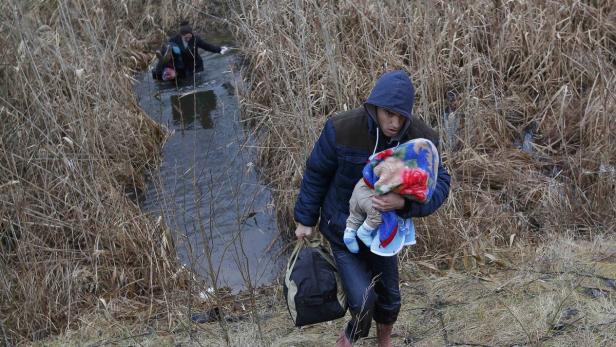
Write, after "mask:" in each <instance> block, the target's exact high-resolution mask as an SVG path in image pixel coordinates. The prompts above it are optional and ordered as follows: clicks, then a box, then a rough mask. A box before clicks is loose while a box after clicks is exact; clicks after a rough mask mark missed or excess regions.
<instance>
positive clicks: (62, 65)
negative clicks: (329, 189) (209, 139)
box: [0, 0, 205, 344]
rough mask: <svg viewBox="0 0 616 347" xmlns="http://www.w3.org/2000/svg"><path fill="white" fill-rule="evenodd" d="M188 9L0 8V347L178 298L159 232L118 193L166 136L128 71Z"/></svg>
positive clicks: (34, 4)
mask: <svg viewBox="0 0 616 347" xmlns="http://www.w3.org/2000/svg"><path fill="white" fill-rule="evenodd" d="M200 4H201V1H184V2H183V3H182V4H175V5H171V4H158V3H156V2H154V3H153V2H142V1H122V2H96V1H87V0H79V1H12V0H8V1H2V2H0V23H1V24H0V32H1V33H2V35H0V36H1V37H0V44H1V45H2V47H3V55H2V56H3V58H2V63H1V64H0V80H1V81H0V117H1V119H2V122H1V124H0V328H1V329H0V341H2V342H0V344H3V343H4V342H6V343H8V342H9V341H13V342H19V341H28V340H32V339H39V338H41V337H44V336H47V335H48V334H50V333H55V332H60V331H63V330H64V329H66V328H67V327H69V328H70V327H74V326H76V324H77V323H78V322H79V318H80V317H82V316H83V315H84V314H88V313H91V312H95V311H96V310H97V309H102V310H104V311H106V312H108V313H109V314H110V315H111V316H112V317H116V318H121V317H124V318H126V319H133V320H141V319H146V318H147V317H151V316H153V315H156V314H158V313H160V312H163V313H164V312H167V311H169V305H170V304H171V303H172V302H173V300H176V299H179V298H176V297H174V296H173V295H170V293H173V292H174V291H175V290H177V289H178V288H182V287H184V286H185V282H183V281H182V278H184V277H185V276H184V275H182V273H181V272H180V274H178V267H177V264H176V260H175V259H176V258H175V248H174V246H173V240H172V238H171V234H170V233H169V230H168V229H167V228H166V227H165V225H164V223H160V221H158V222H157V221H153V220H151V219H149V218H148V217H146V216H145V215H144V214H143V213H142V212H141V211H140V210H139V209H138V207H137V206H136V205H135V204H134V203H133V202H132V201H131V200H130V199H129V198H128V197H127V193H134V192H135V191H137V192H138V191H142V190H143V189H145V177H144V173H145V170H146V169H147V168H149V167H151V166H152V165H156V164H157V161H158V153H159V147H160V145H161V142H162V140H163V137H164V135H165V134H164V131H163V129H161V128H160V127H159V126H158V125H157V124H156V123H155V122H154V121H152V120H151V119H149V118H148V117H147V115H145V114H144V113H143V112H142V111H141V110H140V109H139V108H138V107H137V104H136V102H135V99H134V95H133V93H132V77H131V75H132V74H133V73H134V72H135V71H136V70H137V69H141V68H144V67H145V66H147V64H148V62H149V60H150V59H151V58H152V57H153V54H152V53H149V52H153V51H152V50H151V47H152V46H153V45H157V44H158V43H159V42H160V40H161V39H162V38H163V35H164V33H166V32H167V31H169V30H170V29H172V28H173V27H175V25H177V21H178V18H180V17H184V18H188V19H194V18H196V14H194V13H193V12H191V11H189V9H192V7H194V6H197V5H200ZM202 8H205V7H203V6H202Z"/></svg>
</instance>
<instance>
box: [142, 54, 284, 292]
mask: <svg viewBox="0 0 616 347" xmlns="http://www.w3.org/2000/svg"><path fill="white" fill-rule="evenodd" d="M202 57H203V60H204V62H205V71H203V72H201V73H199V74H197V75H196V76H195V79H194V81H193V80H191V81H187V82H186V81H185V82H183V83H181V84H179V85H176V84H175V83H171V82H157V81H154V80H152V77H151V75H150V74H149V73H145V74H143V75H141V76H139V78H138V80H139V83H138V84H137V85H136V87H135V92H136V94H137V97H138V100H139V104H140V106H141V107H142V108H143V109H144V110H145V111H146V112H147V113H148V114H149V115H150V117H152V118H153V119H154V120H156V121H158V122H160V123H161V124H163V125H165V126H166V127H167V128H168V129H170V130H171V131H173V135H171V136H170V137H169V138H168V140H167V142H166V143H165V145H164V147H163V161H162V164H161V166H160V168H159V170H158V171H157V172H153V173H152V176H151V183H150V187H149V188H148V191H147V193H146V194H145V200H144V201H143V202H142V204H141V205H142V208H143V209H144V210H146V211H148V212H149V213H151V214H152V215H154V216H155V217H158V216H162V217H163V220H164V221H165V222H166V223H167V225H169V226H170V227H171V228H172V229H173V230H174V231H175V236H176V237H175V242H176V248H177V249H178V254H179V257H180V260H181V261H182V262H183V263H184V264H186V266H187V267H190V268H192V269H193V270H194V271H195V272H196V273H198V274H199V275H200V276H201V277H202V279H203V280H204V281H206V283H207V284H208V285H210V286H211V285H212V283H213V281H214V280H215V281H217V284H218V286H220V287H222V286H227V287H230V288H231V289H233V290H241V289H243V288H246V284H247V281H250V282H251V283H252V285H253V286H254V285H262V284H266V283H269V282H271V281H272V280H273V279H274V278H275V277H276V276H277V275H278V274H279V273H280V269H281V268H282V266H281V263H280V261H276V257H275V255H276V254H277V253H278V250H279V249H280V247H279V243H277V242H276V236H277V235H278V233H277V230H276V221H275V219H274V217H273V208H272V205H271V196H270V192H269V191H268V189H267V187H265V186H264V185H262V184H261V183H260V181H259V177H258V172H257V171H256V168H255V166H254V164H253V162H254V159H255V158H254V152H255V151H254V149H253V148H252V146H254V141H253V139H252V138H251V137H250V136H249V134H247V132H246V131H245V129H243V128H242V126H241V125H240V123H239V117H240V114H239V105H238V99H237V97H236V95H235V87H236V86H238V85H239V78H238V76H237V74H236V73H234V72H233V70H236V68H234V66H235V65H236V61H237V60H238V59H237V57H235V56H234V54H227V55H224V56H223V55H219V54H211V53H209V52H208V53H202Z"/></svg>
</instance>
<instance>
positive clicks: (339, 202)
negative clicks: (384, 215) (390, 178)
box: [294, 70, 450, 346]
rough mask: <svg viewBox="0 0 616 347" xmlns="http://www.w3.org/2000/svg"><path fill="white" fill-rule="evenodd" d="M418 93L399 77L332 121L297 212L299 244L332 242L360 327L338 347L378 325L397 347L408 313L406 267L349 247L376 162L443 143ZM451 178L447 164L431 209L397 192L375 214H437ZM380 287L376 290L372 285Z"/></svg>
mask: <svg viewBox="0 0 616 347" xmlns="http://www.w3.org/2000/svg"><path fill="white" fill-rule="evenodd" d="M414 99H415V90H414V87H413V84H412V82H411V80H410V79H409V77H408V75H407V74H406V73H405V72H404V71H400V70H398V71H391V72H388V73H385V74H384V75H382V76H381V77H380V78H379V79H378V80H377V82H376V84H375V86H374V88H373V89H372V92H371V93H370V96H369V97H368V100H367V101H366V102H365V103H364V105H363V107H360V108H356V109H353V110H350V111H347V112H343V113H339V114H337V115H334V116H332V117H330V118H329V119H328V120H327V122H326V123H325V126H324V128H323V130H322V132H321V135H320V137H319V139H318V140H317V142H316V143H315V145H314V148H313V150H312V152H311V154H310V156H309V158H308V160H307V161H306V170H305V172H304V176H303V179H302V183H301V188H300V192H299V195H298V198H297V201H296V204H295V212H294V217H295V221H296V223H297V229H296V231H295V234H296V236H297V237H298V239H302V238H304V237H310V235H311V234H312V231H313V228H314V227H315V226H316V225H317V222H318V223H319V230H320V232H321V233H322V234H323V235H324V236H325V238H326V239H327V240H328V241H329V243H330V245H331V247H332V252H333V255H334V259H335V261H336V265H337V267H338V271H339V274H340V276H341V279H342V282H343V287H344V290H345V293H346V295H347V302H348V304H349V309H350V311H351V314H352V319H351V321H349V323H348V324H347V326H346V328H345V329H343V331H342V332H341V333H340V337H339V338H338V341H337V344H336V345H337V346H350V345H351V342H354V341H356V340H357V339H358V338H360V337H366V336H368V333H369V331H370V326H371V322H372V319H374V320H375V322H376V323H377V339H378V345H379V346H391V332H392V329H393V324H394V323H395V321H396V319H397V316H398V312H399V311H400V290H399V283H398V259H397V257H396V256H390V257H384V256H380V255H377V254H375V253H373V252H371V251H370V248H369V247H367V246H365V245H364V243H363V242H360V243H359V245H358V246H359V249H358V252H357V253H352V252H350V251H349V249H348V248H347V247H346V245H345V243H344V241H343V235H344V231H345V227H346V221H347V218H348V217H349V200H350V198H351V194H352V192H353V188H354V187H355V185H356V183H357V182H358V180H359V179H361V178H362V170H363V168H364V166H365V164H366V163H367V162H368V160H369V158H370V157H371V155H373V154H376V153H377V152H381V151H384V150H386V149H388V148H393V147H396V146H397V145H399V144H401V143H404V142H406V141H408V140H412V139H417V138H425V139H428V140H430V141H431V142H432V143H434V144H435V145H436V146H437V147H438V135H437V133H436V132H435V131H434V130H432V129H431V128H430V127H429V126H428V125H426V124H425V123H424V122H423V121H422V120H421V119H419V118H415V117H413V116H412V111H413V103H414ZM449 181H450V177H449V174H448V172H447V170H446V169H445V168H444V167H443V166H442V163H441V162H440V161H439V164H438V175H437V177H436V186H435V188H434V192H433V194H432V197H431V199H430V200H429V201H427V202H423V203H422V202H418V201H412V200H408V199H404V198H403V197H402V196H400V195H399V194H397V193H395V192H390V193H387V194H383V195H375V196H374V197H372V198H371V200H372V207H373V208H374V209H376V210H377V211H380V212H389V211H395V213H396V214H397V215H398V216H400V218H402V219H408V218H412V217H413V218H414V217H423V216H427V215H430V214H432V213H433V212H434V211H436V210H437V209H438V208H439V207H440V206H441V205H442V204H443V202H444V201H445V200H446V199H447V196H448V195H449ZM373 280H374V285H372V283H373Z"/></svg>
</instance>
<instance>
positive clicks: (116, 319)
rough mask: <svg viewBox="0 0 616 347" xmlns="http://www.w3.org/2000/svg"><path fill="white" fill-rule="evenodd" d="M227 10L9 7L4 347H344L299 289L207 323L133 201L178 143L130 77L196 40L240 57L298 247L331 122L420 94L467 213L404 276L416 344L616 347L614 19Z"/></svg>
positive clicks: (2, 154)
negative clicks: (296, 227) (187, 37)
mask: <svg viewBox="0 0 616 347" xmlns="http://www.w3.org/2000/svg"><path fill="white" fill-rule="evenodd" d="M214 5H216V6H220V4H219V2H212V1H205V0H186V1H178V2H177V3H174V4H173V5H170V4H168V3H167V2H161V1H137V0H126V1H117V2H115V1H114V2H104V1H103V2H100V1H94V0H77V1H67V0H59V1H51V0H44V1H31V0H28V1H17V0H4V1H2V2H0V33H2V34H3V35H0V44H1V45H2V47H3V52H4V53H3V59H2V62H0V77H1V80H2V82H0V115H1V118H0V119H2V122H0V344H3V343H4V344H13V343H15V344H17V343H19V344H30V343H32V342H33V341H38V340H40V339H43V338H46V340H43V341H42V342H40V343H42V344H44V345H66V344H69V345H86V344H88V345H109V344H116V345H118V344H119V345H135V344H146V345H174V344H177V343H182V344H183V345H224V344H229V345H242V346H243V345H281V346H282V345H284V346H292V345H293V346H299V345H301V346H320V345H330V344H332V343H333V341H334V340H335V337H336V334H337V331H338V329H339V328H340V327H341V326H342V324H343V321H342V320H340V321H336V322H331V323H325V324H320V325H315V326H313V327H309V328H305V329H301V330H299V329H295V328H293V327H292V324H291V321H290V320H289V319H288V318H287V316H286V312H285V311H284V310H285V307H284V304H283V302H282V301H281V294H280V292H279V288H277V287H274V289H272V290H271V291H268V292H267V293H264V294H259V295H258V299H259V300H258V311H259V315H252V316H248V318H246V317H245V316H242V314H241V312H240V313H237V312H235V311H234V312H231V311H232V310H231V309H229V310H228V312H229V315H230V317H239V318H237V319H229V320H228V322H227V323H226V324H218V323H208V324H201V325H197V324H193V323H191V322H190V319H189V318H187V316H189V315H190V310H191V309H199V308H200V306H199V305H201V304H194V305H195V307H193V301H195V300H196V299H194V298H193V290H192V289H191V288H193V287H194V283H193V281H191V280H190V278H191V277H190V276H187V274H186V273H185V272H184V271H182V270H181V269H180V268H179V267H178V264H177V261H176V260H175V248H174V245H173V244H174V243H173V238H172V235H171V233H170V231H169V230H168V228H167V227H166V226H165V225H164V223H160V222H157V221H154V220H151V219H150V218H148V217H147V216H145V215H144V214H143V213H142V212H141V211H140V210H139V208H138V207H137V206H136V205H135V203H134V202H133V201H131V199H129V198H128V197H127V192H129V191H134V190H135V189H138V190H139V189H144V188H145V185H146V182H145V173H146V172H147V170H148V169H150V168H152V167H155V166H156V165H158V162H159V160H160V158H159V150H160V146H161V144H162V143H163V141H164V138H165V136H166V132H165V130H164V129H162V128H160V127H159V126H158V125H156V124H155V123H154V122H153V121H152V120H150V119H149V118H148V117H147V115H145V114H144V113H143V112H142V111H141V110H140V109H139V108H138V106H137V103H136V100H135V97H134V95H133V93H132V85H133V79H132V75H133V74H134V73H135V72H137V71H140V70H142V69H144V68H145V67H146V65H147V63H148V62H150V61H151V60H152V57H153V54H152V52H153V48H154V47H155V46H156V45H157V44H158V43H160V40H162V39H163V37H164V35H165V34H166V33H168V32H169V30H171V29H172V28H173V27H174V25H176V23H177V22H178V20H179V18H188V19H189V20H191V21H192V22H194V23H202V25H201V26H202V27H203V26H205V27H207V26H210V25H218V24H220V25H223V24H224V25H226V26H228V28H230V29H231V30H232V31H233V32H234V34H235V35H236V38H237V44H238V47H239V48H240V49H241V54H242V55H243V56H244V58H245V59H244V60H245V61H246V65H245V68H244V71H243V78H244V84H245V86H244V87H245V88H244V89H240V90H242V93H241V95H240V100H241V103H242V110H243V117H244V118H243V119H244V121H245V125H246V128H247V129H251V131H254V132H255V133H256V134H257V136H258V142H259V158H260V166H261V168H262V169H263V171H264V173H265V175H264V179H266V180H267V181H268V183H269V184H270V186H271V187H272V190H273V193H274V204H275V206H276V212H277V217H278V223H279V228H280V230H281V232H283V233H285V235H290V233H291V230H292V229H293V222H292V219H291V216H292V213H291V212H292V207H293V203H294V199H295V196H296V194H297V188H298V185H299V182H300V179H301V175H302V172H303V165H304V161H305V159H306V156H307V155H308V153H309V151H310V149H311V148H312V145H313V143H314V141H315V140H316V138H317V136H318V135H319V132H320V129H321V126H322V124H323V123H324V121H325V119H326V117H328V116H329V115H330V114H332V113H334V112H337V111H342V110H345V109H350V108H354V107H357V106H359V105H361V102H362V101H363V100H364V98H366V97H367V95H368V93H369V91H370V89H371V87H372V83H373V81H374V80H375V79H376V77H377V76H379V75H380V74H381V73H382V72H384V71H387V70H390V69H397V68H401V69H405V70H406V71H408V72H409V73H410V75H411V76H412V78H413V82H414V84H415V86H416V90H417V99H416V104H415V112H414V113H415V115H416V116H417V117H421V118H422V119H424V120H426V121H427V122H428V123H430V124H432V125H433V126H434V127H435V128H437V129H438V130H439V132H440V135H441V139H442V144H443V148H442V156H443V157H444V162H445V165H446V166H447V167H448V168H449V170H450V173H451V175H452V190H451V194H450V197H449V200H448V202H447V203H446V205H445V206H443V208H441V209H440V211H439V212H438V213H436V214H435V215H434V216H431V217H428V218H425V219H423V220H420V221H417V222H416V225H417V226H418V238H419V244H418V246H416V247H414V248H412V249H410V250H408V251H405V253H404V254H403V255H402V258H403V266H402V278H403V280H404V282H403V286H402V287H403V299H404V303H403V312H402V313H401V318H400V322H399V324H398V325H397V326H396V329H395V331H394V332H395V333H396V345H405V344H409V345H426V346H442V345H449V346H453V345H475V346H480V345H482V346H503V345H507V346H513V345H584V346H586V345H597V346H604V345H616V342H615V341H614V340H615V337H616V330H615V329H616V321H615V317H616V308H615V307H614V298H615V295H616V294H615V293H616V284H615V283H616V282H615V280H616V269H614V267H616V265H615V264H616V243H615V240H614V238H613V232H614V231H615V230H616V218H614V216H616V199H615V198H614V196H615V192H616V120H615V119H616V118H615V117H616V97H615V96H614V92H613V90H614V89H616V1H613V0H606V1H573V0H567V1H548V0H543V1H522V0H512V1H502V0H494V1H487V0H476V1H470V0H469V1H464V0H463V1H419V2H412V1H403V0H388V1H381V2H378V1H374V2H372V1H366V0H356V1H353V0H337V1H334V0H293V1H290V0H280V1H262V2H257V1H249V0H235V1H233V2H231V3H230V8H229V9H228V12H227V20H226V21H219V22H216V20H215V19H212V18H211V17H204V13H208V12H210V11H209V10H208V9H209V7H208V6H214ZM195 8H198V9H199V11H196V10H195ZM204 18H207V20H204ZM448 95H450V96H453V98H454V99H455V100H452V99H448V97H447V96H448ZM448 108H449V109H450V110H453V109H454V108H455V111H453V112H448V113H446V110H447V109H448ZM272 293H273V295H272ZM227 300H228V298H227ZM238 300H239V299H238ZM202 305H203V307H205V306H207V303H204V304H202ZM58 334H59V335H58ZM50 335H52V336H51V337H50ZM53 335H56V336H53ZM373 342H374V340H372V339H370V338H369V339H368V340H365V341H361V342H360V343H359V344H360V345H370V344H371V343H373Z"/></svg>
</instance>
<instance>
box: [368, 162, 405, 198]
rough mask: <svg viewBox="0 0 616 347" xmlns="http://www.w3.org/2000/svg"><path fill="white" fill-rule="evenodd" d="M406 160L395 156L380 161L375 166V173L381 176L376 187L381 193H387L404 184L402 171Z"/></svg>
mask: <svg viewBox="0 0 616 347" xmlns="http://www.w3.org/2000/svg"><path fill="white" fill-rule="evenodd" d="M404 168H405V166H404V162H403V161H402V160H401V159H399V158H395V157H388V158H386V159H385V160H383V161H382V162H380V163H379V164H378V165H377V166H376V167H375V168H374V173H375V174H376V175H377V176H379V180H378V181H376V183H375V185H374V186H375V188H377V190H378V191H379V192H381V193H387V192H390V191H392V190H393V189H394V188H396V187H397V186H399V185H400V184H402V171H403V170H404Z"/></svg>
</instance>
